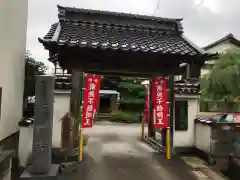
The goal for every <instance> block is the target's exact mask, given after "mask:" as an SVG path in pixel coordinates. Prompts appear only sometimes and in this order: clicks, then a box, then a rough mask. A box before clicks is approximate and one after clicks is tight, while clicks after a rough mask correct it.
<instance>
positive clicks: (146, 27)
mask: <svg viewBox="0 0 240 180" xmlns="http://www.w3.org/2000/svg"><path fill="white" fill-rule="evenodd" d="M64 23H73V24H75V23H76V24H78V23H86V24H96V25H103V26H111V25H113V26H119V27H125V28H141V29H143V30H146V29H149V30H152V31H164V32H165V33H166V32H168V33H173V32H175V31H166V30H164V29H163V28H158V27H156V26H149V25H143V24H139V25H135V24H121V23H109V22H105V21H103V22H101V21H98V20H91V21H89V20H71V19H65V20H64ZM174 34H176V33H174Z"/></svg>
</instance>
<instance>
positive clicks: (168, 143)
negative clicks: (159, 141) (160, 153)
mask: <svg viewBox="0 0 240 180" xmlns="http://www.w3.org/2000/svg"><path fill="white" fill-rule="evenodd" d="M166 158H167V160H170V159H171V138H170V127H169V126H168V127H167V133H166Z"/></svg>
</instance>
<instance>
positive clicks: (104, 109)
mask: <svg viewBox="0 0 240 180" xmlns="http://www.w3.org/2000/svg"><path fill="white" fill-rule="evenodd" d="M110 105H111V98H109V97H100V106H99V113H109V112H110Z"/></svg>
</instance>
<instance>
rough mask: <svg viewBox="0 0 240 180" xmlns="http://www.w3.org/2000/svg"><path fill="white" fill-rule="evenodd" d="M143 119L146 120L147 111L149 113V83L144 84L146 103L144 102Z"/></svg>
mask: <svg viewBox="0 0 240 180" xmlns="http://www.w3.org/2000/svg"><path fill="white" fill-rule="evenodd" d="M144 112H145V121H148V113H149V85H147V86H146V104H145V109H144Z"/></svg>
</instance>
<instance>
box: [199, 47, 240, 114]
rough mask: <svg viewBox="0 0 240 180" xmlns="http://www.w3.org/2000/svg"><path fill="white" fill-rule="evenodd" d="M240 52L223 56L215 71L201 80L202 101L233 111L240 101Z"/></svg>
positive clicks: (214, 67)
mask: <svg viewBox="0 0 240 180" xmlns="http://www.w3.org/2000/svg"><path fill="white" fill-rule="evenodd" d="M239 79H240V52H237V51H229V52H226V53H224V54H221V55H220V57H219V59H218V60H217V62H216V64H215V65H214V66H213V69H212V70H211V71H210V73H209V74H207V75H205V76H204V77H203V78H202V80H201V99H202V100H204V101H205V100H209V101H212V102H213V103H216V102H217V103H220V104H221V105H223V107H222V110H226V111H233V110H234V108H236V107H237V106H236V105H237V103H238V102H239V100H240V81H239Z"/></svg>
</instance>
